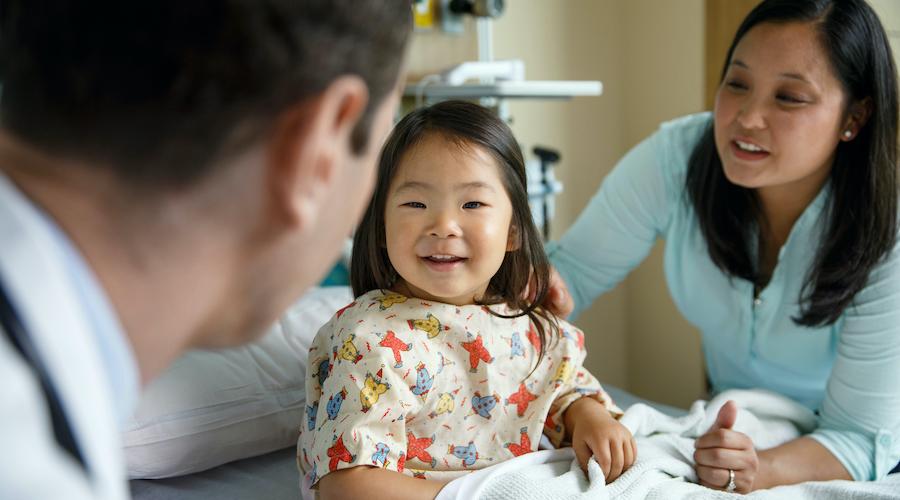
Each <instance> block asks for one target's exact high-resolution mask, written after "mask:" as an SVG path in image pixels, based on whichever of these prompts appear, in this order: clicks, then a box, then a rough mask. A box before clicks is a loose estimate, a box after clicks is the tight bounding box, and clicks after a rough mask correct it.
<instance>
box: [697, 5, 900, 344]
mask: <svg viewBox="0 0 900 500" xmlns="http://www.w3.org/2000/svg"><path fill="white" fill-rule="evenodd" d="M791 22H808V23H813V25H814V26H815V27H816V28H817V29H818V33H819V36H820V41H821V43H822V46H823V47H824V49H825V53H826V54H828V59H829V62H830V64H831V67H832V68H833V69H834V72H835V74H836V76H837V78H838V80H839V81H840V82H841V84H842V86H843V89H844V93H845V95H846V106H847V107H848V108H847V109H848V110H849V106H851V105H852V104H853V103H855V102H859V101H861V100H863V99H865V98H869V99H870V100H871V105H872V109H871V116H869V119H868V121H867V122H866V123H865V125H864V126H863V127H862V128H861V129H860V130H859V132H858V135H857V137H856V138H855V139H854V140H853V141H849V142H843V141H842V142H840V143H839V145H838V147H837V150H836V152H835V159H834V164H833V165H832V167H831V173H830V179H831V191H830V193H829V194H828V203H829V208H828V210H827V211H826V212H825V213H826V214H827V219H826V220H827V225H826V226H825V228H824V235H823V240H822V244H821V246H820V247H819V249H818V252H817V254H816V257H815V260H814V263H813V264H812V266H811V268H810V269H809V270H808V272H807V275H806V278H805V282H804V284H803V288H802V289H801V292H800V297H799V300H800V304H801V312H800V316H799V317H795V318H793V319H794V322H795V323H797V324H798V325H804V326H809V327H820V326H825V325H830V324H833V323H834V322H835V321H837V320H838V318H840V316H841V314H843V312H844V310H845V309H846V308H847V307H848V306H849V304H850V302H851V301H852V300H853V297H854V296H855V295H856V294H857V292H859V291H860V290H861V289H862V288H863V287H864V286H865V285H866V282H867V280H868V277H869V273H870V271H871V270H872V268H873V267H875V266H876V265H877V264H878V263H880V262H881V261H882V260H883V259H884V258H885V257H886V256H887V255H888V253H889V252H890V251H891V249H892V248H893V247H894V242H895V239H896V236H897V195H898V185H897V114H898V110H897V106H898V104H897V70H896V68H895V66H894V60H893V57H892V54H891V49H890V45H889V43H888V38H887V36H886V35H885V32H884V28H883V27H882V26H881V23H880V22H879V20H878V16H877V15H876V14H875V12H873V11H872V9H871V8H870V7H869V6H868V5H867V4H866V2H865V1H863V0H766V1H764V2H762V3H761V4H759V5H758V6H757V7H756V8H755V9H753V11H752V12H750V14H748V15H747V18H746V19H744V22H743V23H742V24H741V26H740V27H739V28H738V30H737V34H736V35H735V37H734V41H733V42H732V44H731V48H730V49H728V57H727V58H726V60H725V68H724V69H723V70H722V79H724V77H725V74H726V72H727V69H728V64H729V62H730V61H731V57H732V54H733V52H734V48H735V46H736V45H737V44H738V42H739V41H740V40H741V39H742V38H743V37H744V35H746V34H747V32H748V31H750V30H751V29H752V28H753V27H754V26H757V25H758V24H760V23H791ZM686 190H687V193H688V196H689V198H690V201H691V204H692V205H693V207H694V210H695V211H696V213H697V218H698V220H699V223H700V228H701V231H702V232H703V236H704V237H705V239H706V243H707V246H708V249H709V255H710V257H711V258H712V260H713V262H715V264H716V265H717V266H718V267H719V268H720V269H722V270H723V271H724V272H726V273H728V274H730V275H732V276H736V277H738V278H742V279H746V280H749V281H751V282H753V283H754V284H756V285H757V286H761V285H762V284H763V280H764V279H765V278H764V277H763V276H760V273H759V271H758V269H757V266H756V263H755V262H754V261H753V257H752V256H753V255H754V254H755V252H752V251H751V249H750V244H751V242H752V241H754V238H753V231H754V230H755V228H757V227H759V225H760V223H764V222H765V221H764V220H763V216H762V213H761V211H760V206H759V204H758V201H757V198H756V195H755V192H754V191H753V190H750V189H746V188H743V187H740V186H737V185H734V184H732V183H731V182H729V181H728V179H726V178H725V174H724V173H723V170H722V161H721V159H720V158H719V154H718V152H717V150H716V144H715V138H714V132H713V127H712V126H710V128H709V129H708V130H707V131H706V132H705V133H704V135H703V136H702V138H701V139H700V142H699V143H698V144H697V146H696V147H695V149H694V151H693V154H692V156H691V159H690V163H689V165H688V172H687V178H686Z"/></svg>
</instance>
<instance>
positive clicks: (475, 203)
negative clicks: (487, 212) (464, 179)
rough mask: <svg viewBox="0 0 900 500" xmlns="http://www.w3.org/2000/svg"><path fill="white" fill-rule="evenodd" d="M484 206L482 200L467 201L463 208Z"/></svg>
mask: <svg viewBox="0 0 900 500" xmlns="http://www.w3.org/2000/svg"><path fill="white" fill-rule="evenodd" d="M483 206H484V203H481V202H480V201H467V202H466V203H464V204H463V208H480V207H483Z"/></svg>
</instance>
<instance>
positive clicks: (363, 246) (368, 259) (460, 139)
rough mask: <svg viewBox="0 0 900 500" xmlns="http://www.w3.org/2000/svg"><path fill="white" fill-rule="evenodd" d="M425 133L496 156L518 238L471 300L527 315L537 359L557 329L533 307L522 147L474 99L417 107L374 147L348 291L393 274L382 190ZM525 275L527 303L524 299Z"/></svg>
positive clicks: (538, 250) (539, 262)
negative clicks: (376, 155)
mask: <svg viewBox="0 0 900 500" xmlns="http://www.w3.org/2000/svg"><path fill="white" fill-rule="evenodd" d="M431 134H439V135H440V136H441V137H443V138H445V139H447V140H448V141H449V142H451V143H452V144H454V145H455V146H456V147H459V148H481V149H483V150H484V151H485V152H487V153H489V154H490V155H491V156H492V157H493V158H494V160H495V161H496V162H497V167H498V168H499V169H500V178H501V179H502V182H503V186H504V188H505V189H506V194H507V195H508V196H509V199H510V202H511V204H512V221H511V226H512V227H511V230H512V231H513V232H512V233H511V234H513V235H514V236H515V237H517V238H518V243H519V245H518V248H517V249H516V250H511V251H508V252H506V255H505V256H504V258H503V263H502V264H501V265H500V269H499V270H498V271H497V273H496V274H494V276H493V278H491V281H490V283H489V284H488V287H487V291H486V292H485V294H484V297H482V298H481V299H480V301H479V302H478V303H479V304H483V305H488V304H500V303H505V304H507V305H508V306H509V307H510V308H511V309H513V310H518V311H520V312H519V313H518V314H514V315H512V316H505V315H502V314H499V313H497V312H495V311H493V310H491V309H490V308H487V309H488V310H489V311H490V312H491V314H494V315H495V316H500V317H504V318H517V317H520V316H524V315H528V317H529V318H530V319H531V322H532V323H533V324H534V325H535V328H536V329H537V331H538V333H539V336H540V341H541V349H540V353H539V357H538V361H537V363H538V364H540V360H541V359H542V356H543V352H544V350H545V347H546V345H547V340H548V336H549V335H550V334H555V333H556V331H557V328H558V327H557V323H556V318H555V317H554V316H552V315H551V314H549V313H548V312H546V311H545V310H544V309H542V308H540V307H539V304H541V303H543V301H544V299H545V297H546V296H547V290H548V286H549V281H550V264H549V260H548V259H547V255H546V254H545V253H544V247H543V243H542V241H541V238H540V236H539V235H538V231H537V228H536V227H535V225H534V221H533V220H532V218H531V210H530V209H529V206H528V193H527V183H526V179H525V162H524V160H523V158H522V150H521V149H520V148H519V144H518V142H516V139H515V137H514V136H513V133H512V131H511V130H510V129H509V127H508V126H507V125H506V124H505V123H503V121H502V120H500V118H498V117H497V115H496V114H494V113H493V112H492V111H490V110H488V109H485V108H483V107H481V106H479V105H477V104H472V103H469V102H465V101H445V102H441V103H439V104H435V105H433V106H430V107H425V108H420V109H417V110H415V111H413V112H411V113H409V114H408V115H406V116H405V117H404V118H403V119H402V120H401V121H400V123H398V124H397V126H396V127H395V128H394V130H393V132H391V135H390V137H388V140H387V142H386V143H385V145H384V148H383V149H382V151H381V157H380V159H379V163H378V180H377V181H376V186H375V194H374V195H373V197H372V201H371V203H369V206H368V208H367V209H366V212H365V214H364V215H363V218H362V222H360V224H359V227H358V228H357V230H356V234H355V236H354V239H353V256H352V258H351V263H350V283H351V285H352V286H353V294H354V295H356V296H359V295H362V294H364V293H366V292H369V291H371V290H378V289H388V288H390V287H392V286H393V285H394V283H395V282H396V281H397V278H398V274H397V271H396V270H395V269H394V266H393V265H391V261H390V259H389V258H388V254H387V248H386V242H385V229H384V211H385V204H386V201H387V196H388V190H389V188H390V185H391V181H392V180H393V178H394V174H395V173H396V172H397V168H398V166H399V165H400V162H401V161H402V159H403V155H405V154H406V153H407V152H408V151H410V150H411V149H412V148H414V147H415V146H416V145H417V144H419V143H420V142H421V141H422V140H423V139H424V138H425V137H428V136H430V135H431ZM529 277H530V279H531V286H532V290H531V293H530V294H529V295H531V296H532V297H533V298H532V299H531V301H529V300H528V299H526V298H525V290H526V287H528V285H529ZM547 328H549V329H550V330H549V332H548V331H547ZM536 366H537V365H536Z"/></svg>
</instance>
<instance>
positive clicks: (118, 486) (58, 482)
mask: <svg viewBox="0 0 900 500" xmlns="http://www.w3.org/2000/svg"><path fill="white" fill-rule="evenodd" d="M64 266H65V260H64V254H63V253H62V251H61V249H60V248H59V245H58V242H57V241H56V240H54V236H53V234H52V232H51V231H50V230H49V228H48V227H47V226H46V224H42V221H41V219H40V215H39V212H37V211H36V209H35V207H34V206H33V205H32V204H31V203H30V202H29V201H28V200H27V199H26V198H25V197H24V196H23V195H22V194H21V193H20V192H19V191H18V190H17V189H16V188H15V187H14V186H13V185H12V183H11V182H10V181H9V180H8V179H6V178H5V177H4V176H3V175H0V279H2V281H3V284H4V286H5V288H6V292H7V294H8V295H9V299H10V301H11V302H12V303H13V307H14V308H15V309H16V312H17V313H18V316H19V317H20V319H21V320H22V323H23V324H24V325H25V329H26V330H27V332H28V334H29V336H30V337H31V338H32V341H33V342H34V345H35V347H36V349H37V350H38V351H39V352H40V355H41V357H42V359H43V362H44V364H45V366H46V367H47V370H48V372H49V376H50V378H51V379H52V383H53V385H54V387H55V389H56V391H57V394H58V396H59V399H60V401H61V404H62V407H63V410H64V412H65V413H66V415H67V417H68V420H69V425H70V426H71V427H72V432H73V434H74V436H75V440H76V441H77V443H78V446H79V447H80V449H81V452H82V455H83V456H84V459H85V462H86V464H87V468H88V472H87V473H85V472H84V471H83V470H82V469H81V467H80V466H79V464H78V463H77V462H75V461H74V459H72V458H71V457H70V456H69V455H68V454H67V453H66V452H65V451H63V449H62V448H60V447H59V445H58V444H57V442H56V440H55V439H54V436H53V429H52V425H51V422H50V413H49V411H48V409H47V404H46V400H45V398H44V394H43V392H42V391H41V389H40V385H39V382H38V380H37V378H36V377H35V376H34V375H33V373H32V371H31V370H30V368H29V366H28V365H27V364H26V363H25V361H24V360H23V359H22V358H21V356H20V355H19V353H18V351H16V350H15V349H14V347H13V346H12V345H11V344H10V342H9V340H8V338H7V337H6V336H5V335H0V500H7V499H9V500H13V499H15V500H28V499H41V500H43V499H53V500H55V499H65V500H82V499H104V500H107V499H109V500H119V499H127V498H129V496H130V495H129V492H128V487H127V482H126V478H125V468H124V460H123V453H122V446H121V441H120V435H119V432H120V428H119V424H118V417H117V414H116V407H115V404H114V401H113V395H112V390H111V385H110V383H109V381H108V380H106V378H105V373H106V372H105V371H104V368H103V366H102V364H101V355H100V353H99V351H98V348H97V340H96V338H95V335H94V334H93V333H92V332H91V330H90V329H89V328H90V326H89V323H88V321H87V315H86V313H85V311H84V310H83V308H82V305H81V303H80V302H79V300H78V295H77V294H76V291H75V288H74V286H73V283H72V282H71V281H70V279H69V275H67V273H66V270H65V267H64Z"/></svg>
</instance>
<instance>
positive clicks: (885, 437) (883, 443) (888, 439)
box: [878, 435, 891, 447]
mask: <svg viewBox="0 0 900 500" xmlns="http://www.w3.org/2000/svg"><path fill="white" fill-rule="evenodd" d="M878 442H879V443H881V446H884V447H888V446H890V445H891V437H890V436H888V435H882V436H881V437H880V438H878Z"/></svg>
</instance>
